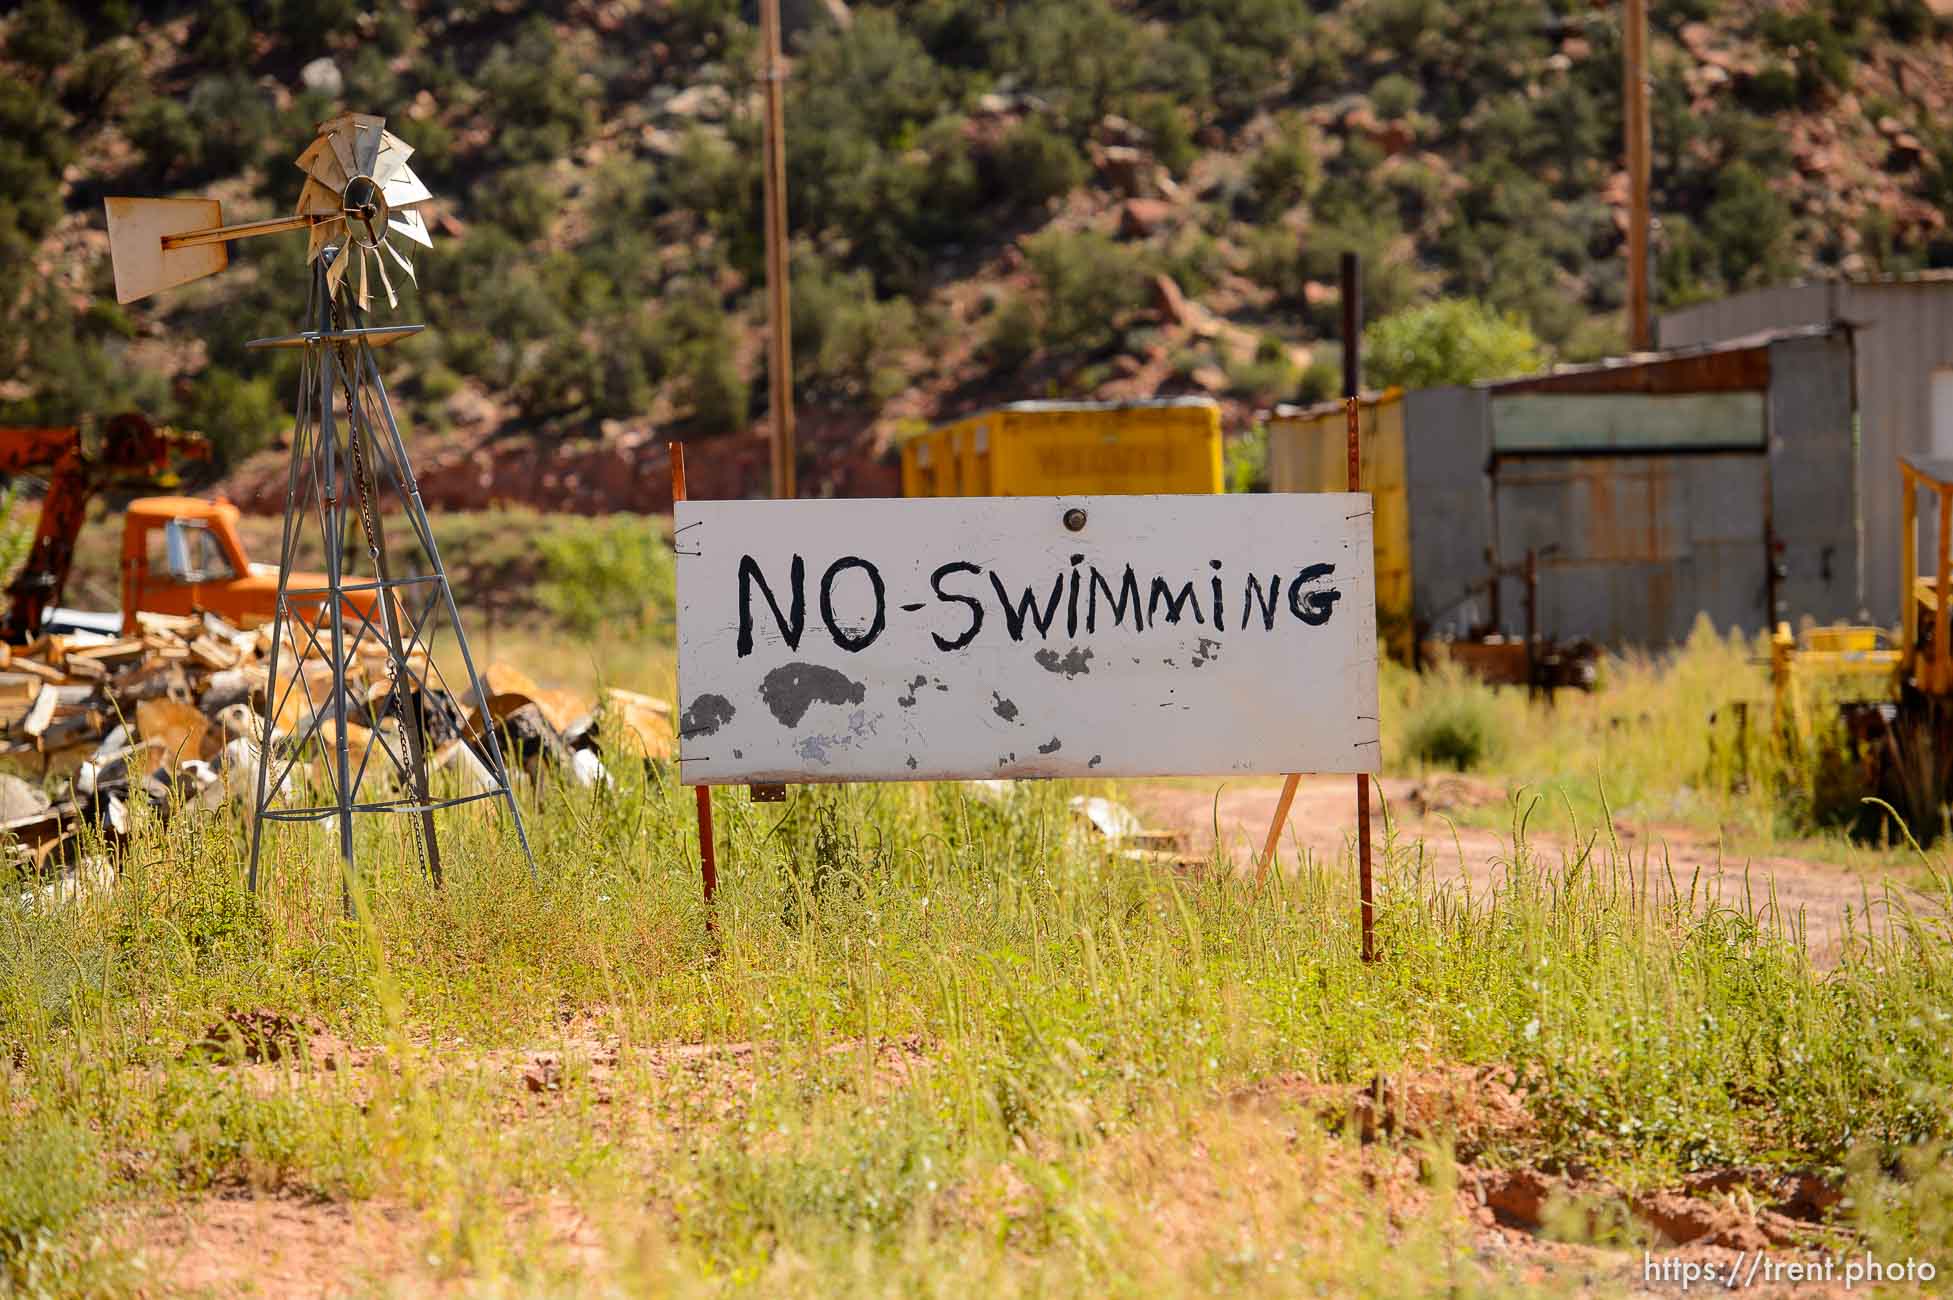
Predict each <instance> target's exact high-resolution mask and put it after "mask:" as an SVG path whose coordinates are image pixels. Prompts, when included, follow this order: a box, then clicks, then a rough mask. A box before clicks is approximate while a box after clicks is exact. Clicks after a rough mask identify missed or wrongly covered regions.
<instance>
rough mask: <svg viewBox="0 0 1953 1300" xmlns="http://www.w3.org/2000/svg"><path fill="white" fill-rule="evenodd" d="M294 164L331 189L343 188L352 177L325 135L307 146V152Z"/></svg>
mask: <svg viewBox="0 0 1953 1300" xmlns="http://www.w3.org/2000/svg"><path fill="white" fill-rule="evenodd" d="M293 165H294V166H296V167H297V168H298V169H299V170H300V171H302V172H304V173H305V174H306V175H307V176H310V177H311V178H312V179H313V180H315V181H317V182H319V184H321V185H324V186H327V187H328V188H330V189H335V190H343V189H345V188H346V182H347V181H348V180H349V179H351V178H350V177H348V176H347V175H346V172H345V169H344V168H342V167H341V166H340V165H339V157H338V155H337V154H335V153H333V152H332V144H331V142H330V141H328V140H327V139H326V138H325V137H324V136H320V137H319V138H318V139H316V140H314V141H313V142H312V143H311V144H310V145H308V146H306V149H305V152H304V153H302V154H300V155H299V156H298V157H297V159H295V160H294V162H293Z"/></svg>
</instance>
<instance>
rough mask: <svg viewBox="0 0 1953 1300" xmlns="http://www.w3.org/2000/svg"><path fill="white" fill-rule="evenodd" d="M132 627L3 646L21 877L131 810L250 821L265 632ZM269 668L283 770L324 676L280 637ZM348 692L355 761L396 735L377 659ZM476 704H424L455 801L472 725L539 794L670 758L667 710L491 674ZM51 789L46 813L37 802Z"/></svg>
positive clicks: (3, 702) (0, 682)
mask: <svg viewBox="0 0 1953 1300" xmlns="http://www.w3.org/2000/svg"><path fill="white" fill-rule="evenodd" d="M136 618H137V634H136V635H134V636H122V637H109V636H103V635H100V634H91V633H75V634H72V635H66V636H44V637H42V638H40V639H39V640H37V641H35V642H33V643H32V644H30V645H27V646H21V647H12V648H9V647H6V646H0V758H4V759H6V760H8V763H7V765H8V766H10V767H12V768H14V769H15V770H16V771H25V772H27V773H29V774H33V775H38V777H39V778H40V784H39V785H37V784H35V783H34V782H31V781H28V780H23V779H22V778H21V777H19V776H5V775H0V831H4V832H5V833H6V836H7V842H8V845H9V847H10V849H11V853H12V857H13V859H14V861H15V863H16V864H17V865H19V866H22V867H31V868H35V869H39V868H43V867H45V866H47V865H49V864H50V863H52V862H59V861H65V860H66V859H67V857H68V856H70V855H71V853H72V850H73V848H74V847H75V845H76V844H77V843H78V842H79V840H80V833H81V831H82V829H83V828H84V827H86V826H96V827H99V828H100V829H101V830H102V832H103V834H104V835H105V836H107V837H108V838H109V839H110V840H111V841H113V840H114V839H116V838H118V837H120V836H122V835H126V834H127V833H128V829H129V806H130V804H131V802H132V801H135V800H141V801H143V802H145V803H147V804H148V805H150V806H152V807H154V808H158V809H162V810H165V811H169V810H174V809H176V808H180V807H186V806H188V807H200V808H214V807H217V806H219V805H221V804H223V803H224V802H226V801H227V800H231V799H238V800H242V801H244V802H245V803H246V804H247V806H248V805H249V802H250V801H251V800H252V799H253V798H254V797H255V795H256V792H257V784H258V779H259V778H258V767H259V755H260V753H261V746H260V732H261V730H262V727H263V721H262V720H263V714H264V709H265V700H266V693H267V690H268V689H269V688H270V686H271V669H270V660H271V646H272V634H271V629H270V627H269V626H265V627H260V628H256V629H254V630H250V631H245V630H242V629H240V628H237V627H234V626H232V625H231V624H229V623H227V622H225V621H224V620H223V619H221V618H218V617H216V616H215V615H212V614H202V615H196V616H190V617H173V616H168V615H156V614H138V615H137V616H136ZM416 656H417V657H420V658H422V659H424V656H418V652H416ZM416 656H410V658H411V657H416ZM278 659H279V666H278V676H279V683H278V689H277V691H276V692H275V698H277V699H278V700H279V702H280V706H279V712H278V716H277V717H276V718H275V719H274V720H273V725H272V736H271V751H272V753H273V754H275V755H281V756H284V757H288V756H289V751H290V747H291V745H292V744H293V743H294V737H301V736H304V735H305V734H306V733H307V732H308V731H312V730H313V729H314V724H313V718H314V715H315V713H323V714H326V715H328V716H329V715H330V713H331V712H332V711H333V710H332V668H331V664H330V662H328V661H327V660H324V659H321V658H320V657H318V656H317V655H316V654H314V655H312V656H310V657H306V656H304V655H301V654H300V652H299V650H298V647H297V646H296V645H295V644H294V643H293V641H292V640H291V639H290V637H289V635H288V637H287V639H286V641H285V644H284V645H283V646H281V647H280V650H279V656H278ZM425 676H426V675H425V674H422V677H423V679H425ZM347 678H348V681H347V696H348V704H349V706H351V707H349V709H348V714H349V717H350V716H354V715H356V716H361V717H364V718H365V719H366V720H368V721H370V722H374V724H375V725H374V726H373V727H366V726H361V725H359V724H357V723H354V722H351V721H348V722H347V724H346V739H347V744H348V747H349V749H350V750H351V751H352V752H353V753H354V754H355V756H358V755H360V754H363V753H364V751H365V750H366V748H367V747H368V746H370V745H372V744H375V743H378V744H382V745H386V744H389V743H390V741H389V738H390V737H396V736H397V734H398V729H399V719H398V718H397V717H395V716H392V715H388V716H385V717H379V718H377V719H376V718H375V716H374V714H375V710H378V709H381V708H384V707H385V704H386V701H387V699H388V695H389V692H390V690H391V685H390V683H389V681H388V678H387V659H386V652H385V649H384V647H382V646H379V645H375V644H372V643H367V644H363V645H361V646H360V647H359V653H358V654H356V655H355V656H354V657H353V661H352V663H351V664H350V665H349V670H348V673H347ZM483 695H484V696H485V697H486V698H485V699H475V698H473V697H472V695H471V696H468V697H465V698H464V697H456V696H450V695H448V694H447V693H445V692H443V691H440V690H438V689H435V688H429V689H428V690H426V691H424V692H422V693H421V701H420V703H421V710H422V717H423V720H424V722H425V727H426V733H427V737H428V742H429V752H428V766H429V767H430V769H432V770H433V771H435V772H442V771H447V772H452V773H454V774H455V775H456V776H457V777H458V779H459V781H460V783H461V784H462V785H463V786H464V788H480V787H482V786H484V785H485V784H486V783H487V782H488V781H489V779H490V778H489V772H488V767H487V765H486V763H485V762H484V761H483V755H484V753H485V747H484V746H485V741H484V734H485V732H484V721H485V722H486V725H491V726H494V727H496V728H497V729H498V731H499V734H500V737H501V741H502V746H503V752H504V754H505V755H507V756H508V757H509V759H510V765H511V768H512V769H516V768H520V769H522V770H525V771H527V772H528V774H529V775H530V776H531V778H532V779H535V780H538V781H540V780H542V779H543V778H544V775H545V773H546V772H547V771H549V770H550V769H553V768H554V769H560V770H561V771H562V772H564V773H566V774H567V775H568V776H569V778H570V779H571V780H573V781H575V782H576V783H578V784H582V785H592V784H607V783H608V782H609V780H610V775H609V772H608V771H607V770H606V769H605V767H604V762H603V756H602V754H603V751H604V750H605V749H608V750H609V751H610V753H611V754H612V756H613V757H614V758H618V759H621V760H624V761H628V760H630V759H634V758H635V759H642V760H643V761H645V762H648V763H662V762H665V761H668V760H669V759H670V757H671V748H672V727H671V707H670V705H669V704H668V703H667V702H666V701H664V700H659V699H655V698H653V697H651V696H648V695H640V694H637V693H635V692H632V691H624V690H618V689H614V688H613V689H610V690H607V691H606V692H604V695H603V698H602V699H600V700H596V701H590V700H586V699H584V698H582V697H580V696H577V695H575V694H574V693H571V692H566V691H551V690H544V689H543V688H541V687H539V686H537V685H536V683H535V682H533V681H531V680H530V679H529V678H527V677H525V676H523V675H522V674H521V673H520V672H518V671H516V670H515V669H513V668H510V667H507V666H506V665H502V664H493V665H490V666H489V668H488V670H487V671H486V672H485V673H484V674H483ZM333 734H334V729H333V727H332V724H331V723H330V722H327V723H325V724H324V725H323V726H322V727H320V728H318V729H317V736H318V738H319V739H320V740H323V741H326V742H329V741H330V739H331V737H332V736H333ZM600 742H601V743H600ZM392 743H395V744H397V741H393V742H392ZM315 748H317V747H316V746H315ZM396 752H397V751H396ZM301 757H304V756H301ZM311 761H314V762H316V761H318V760H317V758H316V757H313V758H312V759H311ZM378 766H379V767H380V768H382V769H384V768H386V767H388V766H389V765H388V764H385V763H381V764H379V765H378ZM279 767H280V769H281V770H282V769H283V767H284V762H283V761H282V757H281V761H280V764H279ZM288 779H289V778H288ZM50 783H52V785H53V787H54V789H55V790H56V796H55V797H53V798H50V797H49V796H48V795H47V794H45V793H44V792H43V789H42V787H43V786H46V785H49V784H50Z"/></svg>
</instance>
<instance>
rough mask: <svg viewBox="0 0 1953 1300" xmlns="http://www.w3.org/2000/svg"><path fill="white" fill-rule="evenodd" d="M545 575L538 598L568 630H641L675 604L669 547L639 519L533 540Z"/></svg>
mask: <svg viewBox="0 0 1953 1300" xmlns="http://www.w3.org/2000/svg"><path fill="white" fill-rule="evenodd" d="M536 548H537V550H538V551H539V552H540V554H541V556H542V564H543V577H542V583H541V585H540V587H539V589H538V592H537V594H538V595H539V596H540V597H541V599H542V603H543V606H544V608H546V609H548V610H549V611H550V613H552V614H554V615H555V616H556V617H557V618H558V619H559V620H561V622H562V624H563V626H564V628H565V630H566V631H569V632H571V633H573V634H574V635H576V636H580V637H588V636H593V635H595V634H597V633H599V632H610V633H618V632H622V633H627V634H628V633H633V632H644V631H648V630H651V629H653V628H655V627H658V626H660V625H662V624H663V623H664V622H667V621H669V620H670V619H671V618H672V616H673V612H674V610H675V609H676V605H677V595H676V591H677V588H676V585H675V583H676V579H675V577H674V574H673V570H672V559H671V548H670V547H669V546H668V545H666V543H665V539H664V538H663V537H662V536H660V535H659V532H658V530H657V528H656V527H654V526H653V525H652V524H651V522H650V521H649V520H647V519H645V518H644V517H643V516H641V515H611V516H608V517H606V518H602V519H592V520H589V521H587V522H585V523H584V524H582V525H580V526H578V527H576V528H575V529H571V530H566V529H554V530H551V531H548V532H543V533H540V534H538V535H537V538H536Z"/></svg>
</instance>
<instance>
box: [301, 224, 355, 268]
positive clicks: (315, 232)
mask: <svg viewBox="0 0 1953 1300" xmlns="http://www.w3.org/2000/svg"><path fill="white" fill-rule="evenodd" d="M345 225H346V223H345V222H344V221H321V222H319V223H317V224H316V225H314V226H313V227H312V230H311V237H310V238H309V239H307V240H306V243H305V260H306V261H307V262H316V261H318V260H319V254H320V253H321V252H322V251H324V249H325V246H326V245H327V244H330V243H333V242H334V241H335V239H336V240H339V241H340V242H343V241H344V235H343V234H342V231H343V230H344V227H345Z"/></svg>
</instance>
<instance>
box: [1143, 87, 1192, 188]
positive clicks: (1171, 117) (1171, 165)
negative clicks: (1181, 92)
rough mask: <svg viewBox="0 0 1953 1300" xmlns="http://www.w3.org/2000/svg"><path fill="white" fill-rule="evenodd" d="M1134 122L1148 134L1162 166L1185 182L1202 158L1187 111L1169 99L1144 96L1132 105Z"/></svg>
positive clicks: (1148, 141) (1157, 96)
mask: <svg viewBox="0 0 1953 1300" xmlns="http://www.w3.org/2000/svg"><path fill="white" fill-rule="evenodd" d="M1133 123H1134V124H1135V125H1136V126H1138V127H1139V129H1140V130H1142V131H1144V132H1145V133H1146V145H1147V148H1149V149H1151V150H1152V152H1153V157H1154V158H1155V159H1156V160H1158V162H1159V164H1160V165H1161V166H1162V167H1164V168H1166V170H1167V171H1168V172H1169V173H1170V174H1171V175H1172V176H1173V178H1174V179H1175V180H1185V179H1186V176H1187V173H1188V172H1189V171H1191V170H1192V169H1193V165H1194V162H1195V160H1196V159H1198V158H1199V157H1200V150H1199V148H1198V147H1197V146H1195V144H1194V135H1193V127H1192V126H1191V125H1190V124H1189V123H1188V121H1187V112H1186V110H1185V109H1183V108H1182V107H1181V106H1180V105H1179V104H1178V103H1176V102H1175V101H1174V100H1173V99H1172V98H1171V97H1169V96H1166V95H1142V96H1140V97H1139V99H1138V100H1137V101H1136V102H1135V103H1134V104H1133Z"/></svg>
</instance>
